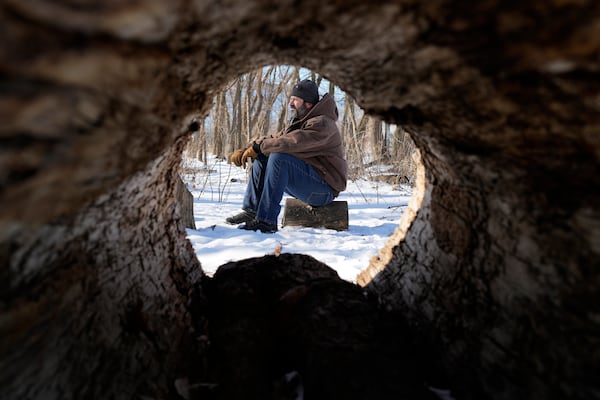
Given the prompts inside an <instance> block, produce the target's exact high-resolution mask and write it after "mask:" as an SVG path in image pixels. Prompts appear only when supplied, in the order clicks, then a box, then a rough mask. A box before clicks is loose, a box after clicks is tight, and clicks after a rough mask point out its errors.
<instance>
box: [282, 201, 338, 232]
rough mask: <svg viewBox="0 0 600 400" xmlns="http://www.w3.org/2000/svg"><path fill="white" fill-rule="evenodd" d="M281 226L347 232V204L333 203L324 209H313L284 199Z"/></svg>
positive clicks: (301, 202) (301, 203)
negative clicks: (320, 228) (322, 228)
mask: <svg viewBox="0 0 600 400" xmlns="http://www.w3.org/2000/svg"><path fill="white" fill-rule="evenodd" d="M281 224H282V225H283V226H312V227H324V228H328V229H335V230H338V231H345V230H348V202H346V201H334V202H333V203H330V204H328V205H326V206H324V207H313V206H311V205H309V204H306V203H304V202H303V201H300V200H298V199H286V200H285V208H284V210H283V220H282V222H281Z"/></svg>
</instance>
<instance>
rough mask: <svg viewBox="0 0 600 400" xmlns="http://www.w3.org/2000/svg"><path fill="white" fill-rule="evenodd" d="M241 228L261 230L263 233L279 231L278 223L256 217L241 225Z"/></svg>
mask: <svg viewBox="0 0 600 400" xmlns="http://www.w3.org/2000/svg"><path fill="white" fill-rule="evenodd" d="M240 229H245V230H247V231H261V232H262V233H275V232H277V224H270V223H268V222H264V221H258V220H256V219H254V220H252V221H249V222H246V223H245V224H244V225H242V226H240Z"/></svg>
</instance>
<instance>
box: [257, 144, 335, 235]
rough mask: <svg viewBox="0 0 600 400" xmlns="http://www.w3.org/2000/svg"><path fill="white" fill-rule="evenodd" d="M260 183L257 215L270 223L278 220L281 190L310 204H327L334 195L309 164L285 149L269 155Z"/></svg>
mask: <svg viewBox="0 0 600 400" xmlns="http://www.w3.org/2000/svg"><path fill="white" fill-rule="evenodd" d="M253 168H254V166H253ZM263 183H264V185H263V188H262V195H261V196H260V201H259V203H258V208H257V209H256V219H257V220H258V221H264V222H267V223H269V224H275V225H276V224H277V216H278V215H279V212H280V211H281V205H280V203H281V199H282V197H283V193H284V191H285V192H287V193H289V194H290V195H292V196H294V197H296V198H298V199H299V200H302V201H304V202H306V203H308V204H311V205H313V206H324V205H327V204H329V203H331V202H332V201H333V198H334V196H333V193H332V190H331V188H330V187H329V185H328V184H327V183H326V182H325V181H324V180H323V178H321V176H320V175H319V174H318V173H317V171H315V169H314V168H313V167H312V166H310V165H309V164H307V163H305V162H304V161H302V160H300V159H298V158H296V157H294V156H292V155H289V154H285V153H273V154H271V155H270V156H269V159H268V162H267V165H266V170H265V172H264V179H263Z"/></svg>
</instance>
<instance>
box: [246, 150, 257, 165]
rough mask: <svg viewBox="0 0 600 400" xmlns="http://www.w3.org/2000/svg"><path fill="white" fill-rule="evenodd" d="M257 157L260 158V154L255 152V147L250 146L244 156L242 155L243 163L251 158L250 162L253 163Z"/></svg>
mask: <svg viewBox="0 0 600 400" xmlns="http://www.w3.org/2000/svg"><path fill="white" fill-rule="evenodd" d="M256 157H258V152H256V151H255V150H254V146H250V147H248V148H247V149H246V151H244V154H242V163H243V164H245V163H246V160H247V159H249V158H250V162H252V161H254V159H255V158H256Z"/></svg>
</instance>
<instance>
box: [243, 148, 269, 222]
mask: <svg viewBox="0 0 600 400" xmlns="http://www.w3.org/2000/svg"><path fill="white" fill-rule="evenodd" d="M267 163H268V158H267V157H266V156H264V155H262V154H261V155H259V156H258V157H257V158H256V159H255V160H254V161H253V162H252V170H251V173H250V181H249V182H248V186H246V194H245V195H244V201H243V203H242V209H243V210H244V211H249V212H252V213H256V210H258V205H259V203H260V198H261V196H262V192H263V188H264V185H265V174H266V172H267Z"/></svg>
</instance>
